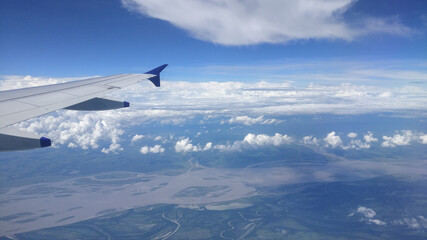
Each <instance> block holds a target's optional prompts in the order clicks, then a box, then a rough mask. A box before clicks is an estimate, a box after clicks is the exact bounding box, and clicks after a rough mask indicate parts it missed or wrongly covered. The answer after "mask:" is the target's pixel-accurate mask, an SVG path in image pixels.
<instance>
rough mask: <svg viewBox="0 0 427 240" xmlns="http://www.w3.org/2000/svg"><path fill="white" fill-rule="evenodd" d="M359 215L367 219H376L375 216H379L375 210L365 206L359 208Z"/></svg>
mask: <svg viewBox="0 0 427 240" xmlns="http://www.w3.org/2000/svg"><path fill="white" fill-rule="evenodd" d="M357 213H359V214H361V215H362V216H364V217H366V218H373V217H375V215H377V213H376V212H375V211H374V210H372V209H370V208H367V207H363V206H360V207H359V208H357Z"/></svg>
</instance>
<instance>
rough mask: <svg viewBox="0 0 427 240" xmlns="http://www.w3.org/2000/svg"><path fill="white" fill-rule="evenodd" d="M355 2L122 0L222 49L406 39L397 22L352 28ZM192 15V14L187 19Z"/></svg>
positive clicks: (365, 21) (369, 20)
mask: <svg viewBox="0 0 427 240" xmlns="http://www.w3.org/2000/svg"><path fill="white" fill-rule="evenodd" d="M354 2H355V0H332V1H331V0H316V1H313V0H250V1H249V0H244V1H238V0H187V1H167V0H122V4H123V6H124V7H126V8H127V9H128V10H130V11H136V12H139V13H141V14H143V15H146V16H149V17H152V18H157V19H161V20H164V21H167V22H169V23H171V24H173V25H175V26H177V27H179V28H181V29H184V30H186V31H188V32H189V33H190V34H191V35H192V36H193V37H195V38H197V39H200V40H205V41H209V42H213V43H216V44H223V45H251V44H259V43H286V42H289V41H292V40H300V39H303V40H307V39H343V40H353V39H355V38H356V37H358V36H361V35H366V34H371V33H375V32H377V33H378V32H380V33H387V34H393V35H403V36H406V35H408V33H410V32H411V30H410V29H409V28H408V27H406V26H404V25H402V24H401V23H400V22H399V21H398V19H397V18H373V17H364V18H360V19H358V20H356V21H354V22H352V23H348V22H346V21H345V18H344V17H343V15H344V13H345V12H346V11H347V10H348V9H349V8H351V6H352V3H354ZM189 13H191V14H189Z"/></svg>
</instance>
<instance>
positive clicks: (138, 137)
mask: <svg viewBox="0 0 427 240" xmlns="http://www.w3.org/2000/svg"><path fill="white" fill-rule="evenodd" d="M143 138H144V135H139V134H135V136H133V137H132V139H131V140H130V141H131V142H132V143H134V142H137V141H139V140H141V139H143Z"/></svg>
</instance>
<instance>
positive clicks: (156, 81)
mask: <svg viewBox="0 0 427 240" xmlns="http://www.w3.org/2000/svg"><path fill="white" fill-rule="evenodd" d="M167 66H168V65H167V64H163V65H162V66H160V67H157V68H154V69H152V70H150V71H148V72H146V74H153V75H156V76H154V77H151V78H149V79H148V80H150V81H151V82H152V83H153V84H154V86H156V87H160V72H161V71H163V69H165V67H167Z"/></svg>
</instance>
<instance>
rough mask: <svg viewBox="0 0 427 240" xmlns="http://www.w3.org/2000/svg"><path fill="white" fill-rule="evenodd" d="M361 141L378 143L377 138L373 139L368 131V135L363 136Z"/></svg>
mask: <svg viewBox="0 0 427 240" xmlns="http://www.w3.org/2000/svg"><path fill="white" fill-rule="evenodd" d="M363 139H364V140H365V142H366V143H368V144H369V143H371V142H378V138H375V137H374V134H373V133H371V132H369V131H368V133H367V134H365V135H364V136H363Z"/></svg>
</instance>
